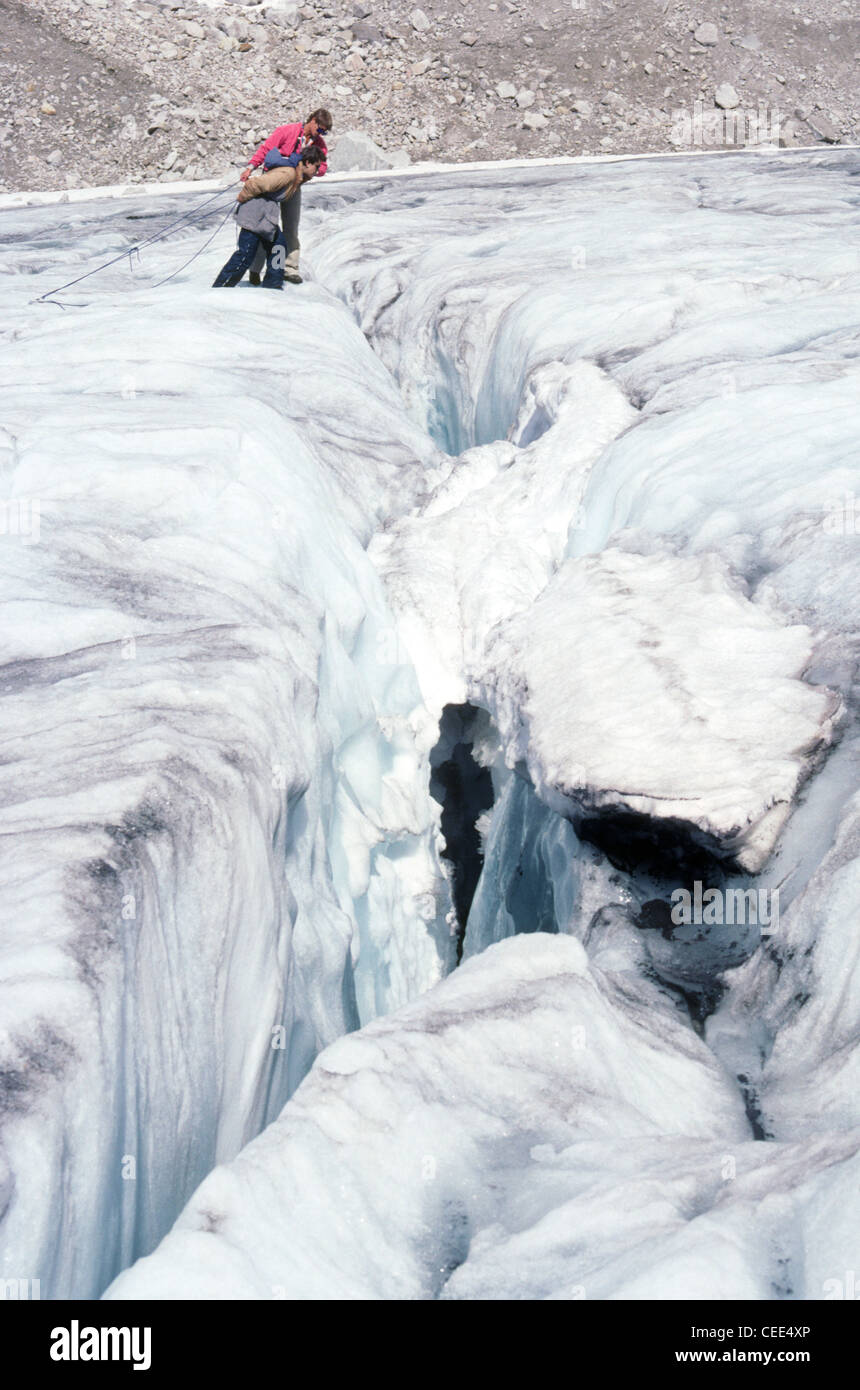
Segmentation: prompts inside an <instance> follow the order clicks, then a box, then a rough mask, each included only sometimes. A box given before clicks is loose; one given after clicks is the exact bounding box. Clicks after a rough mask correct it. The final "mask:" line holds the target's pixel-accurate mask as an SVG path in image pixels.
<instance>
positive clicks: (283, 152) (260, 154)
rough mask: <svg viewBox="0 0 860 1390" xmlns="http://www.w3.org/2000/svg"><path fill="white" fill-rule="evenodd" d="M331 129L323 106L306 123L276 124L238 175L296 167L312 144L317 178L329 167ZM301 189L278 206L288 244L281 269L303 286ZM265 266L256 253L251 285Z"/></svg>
mask: <svg viewBox="0 0 860 1390" xmlns="http://www.w3.org/2000/svg"><path fill="white" fill-rule="evenodd" d="M330 130H331V115H330V114H329V112H328V111H326V109H325V107H324V106H320V107H318V108H317V110H316V111H312V112H311V114H310V115H309V116H308V118H307V120H306V121H304V122H302V121H294V122H293V123H292V124H291V125H279V126H278V128H277V130H273V131H272V133H271V135H270V136H269V138H268V139H267V140H264V141H263V143H262V145H260V146H259V148H258V149H256V150H255V151H254V153H253V154H252V155H251V158H250V159H249V161H248V167H247V169H244V170H243V172H242V173H241V175H240V178H241V179H242V182H243V183H244V181H245V179H247V178H249V177H250V175H251V174H252V173H253V171H254V170H255V169H259V168H260V166H261V165H264V166H265V167H266V168H269V167H271V166H272V165H273V164H274V165H280V164H292V165H295V164H297V163H298V161H299V155H300V154H301V151H302V150H303V149H304V148H305V147H306V146H307V145H314V146H315V147H316V149H318V150H319V152H320V156H321V159H320V165H319V168H318V170H317V173H316V177H317V178H319V177H321V175H323V174H324V173H325V171H326V169H327V168H328V164H327V162H326V161H327V159H328V150H327V148H326V143H325V136H326V135H328V133H329V131H330ZM301 205H302V199H301V189H300V188H299V189H298V190H297V192H296V193H295V195H294V197H292V198H290V199H289V201H288V202H285V203H283V204H282V205H281V226H282V227H283V230H284V240H285V241H286V243H287V258H286V262H285V267H284V278H285V279H286V280H291V281H292V283H293V284H294V285H300V284H301V283H302V277H301V275H300V274H299V217H300V215H301V210H302V206H301ZM264 263H265V255H264V254H263V255H260V253H259V252H258V254H257V257H256V258H255V260H254V264H253V265H252V266H251V271H250V275H249V279H250V281H251V284H252V285H259V283H260V271H261V270H262V268H263V265H264Z"/></svg>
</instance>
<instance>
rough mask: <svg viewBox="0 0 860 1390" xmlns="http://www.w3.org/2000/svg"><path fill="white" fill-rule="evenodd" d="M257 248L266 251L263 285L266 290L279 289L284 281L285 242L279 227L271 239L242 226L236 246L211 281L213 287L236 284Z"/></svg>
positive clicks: (251, 260) (248, 265)
mask: <svg viewBox="0 0 860 1390" xmlns="http://www.w3.org/2000/svg"><path fill="white" fill-rule="evenodd" d="M258 249H261V250H263V251H265V253H266V274H265V278H264V280H263V285H264V287H265V288H266V289H267V290H279V289H281V287H282V286H283V283H284V264H285V262H286V256H287V243H286V241H285V240H284V234H283V232H282V231H281V229H280V227H279V228H278V230H277V232H276V233H274V234H273V236H272V239H271V241H270V240H269V238H268V237H264V236H260V234H259V233H258V232H250V231H248V228H247V227H243V228H242V230H241V231H240V232H239V245H238V247H237V248H236V250H235V251H234V252H233V254H232V256H231V257H230V259H229V261H228V262H227V264H226V265H225V266H223V267H222V268H221V270H220V271H219V272H218V275H217V278H216V279H215V280H213V281H212V287H213V289H214V288H216V287H218V286H221V285H231V286H232V285H238V283H239V281H240V280H241V278H242V276H243V275H244V274H245V271H246V270H248V269H249V268H250V266H251V265H252V264H253V261H254V257H255V256H256V254H257V251H258Z"/></svg>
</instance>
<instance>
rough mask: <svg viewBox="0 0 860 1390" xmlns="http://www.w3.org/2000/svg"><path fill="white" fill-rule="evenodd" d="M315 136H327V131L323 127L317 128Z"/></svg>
mask: <svg viewBox="0 0 860 1390" xmlns="http://www.w3.org/2000/svg"><path fill="white" fill-rule="evenodd" d="M317 135H328V131H327V130H326V128H325V126H324V125H318V126H317Z"/></svg>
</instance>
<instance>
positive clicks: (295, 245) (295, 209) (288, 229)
mask: <svg viewBox="0 0 860 1390" xmlns="http://www.w3.org/2000/svg"><path fill="white" fill-rule="evenodd" d="M301 211H302V186H301V184H299V186H298V188H297V189H296V191H295V193H294V194H293V196H292V198H288V199H287V200H286V202H284V203H281V226H282V227H283V229H284V240H285V241H286V243H287V257H286V260H285V261H284V270H285V272H286V274H287V275H298V273H299V217H300V215H301ZM265 264H266V251H265V247H263V246H260V248H259V250H258V251H257V254H256V256H255V257H254V263H253V265H252V266H251V270H252V272H253V273H255V274H257V275H259V273H260V271H261V270H262V269H263V266H264V265H265Z"/></svg>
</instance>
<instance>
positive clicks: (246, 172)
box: [239, 164, 254, 183]
mask: <svg viewBox="0 0 860 1390" xmlns="http://www.w3.org/2000/svg"><path fill="white" fill-rule="evenodd" d="M253 172H254V170H253V168H252V166H251V165H250V164H249V165H248V167H247V169H243V170H242V172H241V174H240V175H239V181H240V183H244V182H245V180H246V179H249V178H250V177H251V175H252V174H253Z"/></svg>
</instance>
